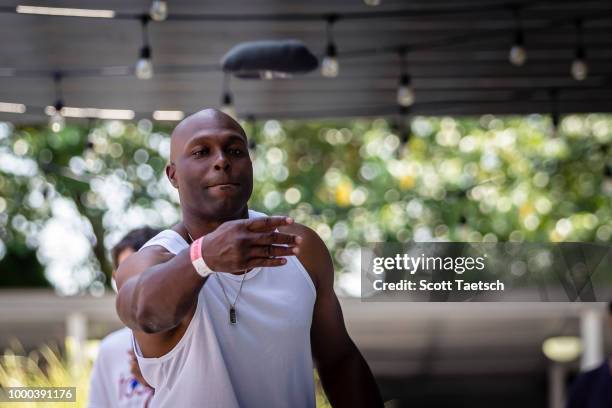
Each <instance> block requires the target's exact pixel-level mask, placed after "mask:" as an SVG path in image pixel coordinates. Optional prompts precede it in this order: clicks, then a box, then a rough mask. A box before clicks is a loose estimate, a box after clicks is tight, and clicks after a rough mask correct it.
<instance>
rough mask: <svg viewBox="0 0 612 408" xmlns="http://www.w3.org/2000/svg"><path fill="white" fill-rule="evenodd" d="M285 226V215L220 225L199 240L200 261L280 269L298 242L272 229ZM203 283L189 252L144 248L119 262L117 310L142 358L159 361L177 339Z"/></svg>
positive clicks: (219, 266) (216, 266)
mask: <svg viewBox="0 0 612 408" xmlns="http://www.w3.org/2000/svg"><path fill="white" fill-rule="evenodd" d="M291 222H292V220H291V219H288V218H287V217H262V218H257V219H249V220H234V221H228V222H225V223H223V224H221V225H220V226H219V227H218V228H217V229H216V230H215V231H213V232H211V233H210V234H207V235H206V236H205V237H204V241H203V244H202V248H203V249H202V252H203V254H202V255H203V258H204V260H205V262H206V263H207V264H208V266H209V267H210V268H211V269H212V270H215V271H227V272H240V271H244V270H245V269H251V268H254V267H257V266H269V267H272V266H280V265H282V264H284V263H285V261H286V260H285V259H284V258H282V257H283V256H288V255H294V252H293V251H294V250H296V249H295V247H296V246H297V245H298V244H299V241H300V238H299V237H297V236H294V235H291V234H284V233H280V232H275V231H274V230H275V228H276V227H279V226H282V225H287V224H290V223H291ZM278 244H285V245H288V246H287V247H285V246H278ZM205 279H206V278H202V277H201V276H200V275H198V274H197V273H196V272H195V270H194V268H193V265H192V264H191V258H190V256H189V249H185V250H183V251H182V252H180V253H179V254H177V255H176V256H173V255H172V254H170V253H168V252H167V251H165V250H163V249H162V248H160V247H151V248H144V249H143V250H141V251H140V252H138V253H136V254H133V255H131V256H130V257H128V258H127V259H126V260H125V261H124V262H123V263H122V264H121V266H120V267H119V270H118V271H117V286H118V287H119V294H118V296H117V312H118V314H119V317H120V318H121V320H122V321H123V322H124V323H125V324H126V326H128V327H130V328H131V329H133V330H134V334H135V336H136V339H137V340H138V343H139V345H140V348H141V351H142V352H143V355H144V356H145V357H159V356H160V355H163V354H165V353H166V352H167V351H169V350H171V349H172V348H173V346H174V345H175V344H176V343H177V342H178V340H180V338H181V337H182V333H184V331H185V329H186V327H187V326H188V324H189V321H190V320H191V317H192V316H193V313H194V311H195V306H196V304H197V297H198V293H199V291H200V289H201V288H202V285H204V283H205V281H206V280H205Z"/></svg>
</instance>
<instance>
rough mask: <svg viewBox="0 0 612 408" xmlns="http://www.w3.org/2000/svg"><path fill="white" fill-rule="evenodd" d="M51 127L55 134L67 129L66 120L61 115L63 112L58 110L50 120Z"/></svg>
mask: <svg viewBox="0 0 612 408" xmlns="http://www.w3.org/2000/svg"><path fill="white" fill-rule="evenodd" d="M49 127H50V128H51V130H52V131H53V132H54V133H57V132H61V131H62V130H64V127H66V119H64V117H63V116H62V114H61V111H58V110H56V111H55V112H54V113H53V115H51V117H50V118H49Z"/></svg>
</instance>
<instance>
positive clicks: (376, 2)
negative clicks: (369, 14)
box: [363, 0, 381, 7]
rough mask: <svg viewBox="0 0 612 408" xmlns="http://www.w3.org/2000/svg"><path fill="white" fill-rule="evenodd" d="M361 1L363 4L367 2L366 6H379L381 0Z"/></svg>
mask: <svg viewBox="0 0 612 408" xmlns="http://www.w3.org/2000/svg"><path fill="white" fill-rule="evenodd" d="M363 2H364V3H365V4H367V5H368V6H373V7H375V6H380V3H381V0H363Z"/></svg>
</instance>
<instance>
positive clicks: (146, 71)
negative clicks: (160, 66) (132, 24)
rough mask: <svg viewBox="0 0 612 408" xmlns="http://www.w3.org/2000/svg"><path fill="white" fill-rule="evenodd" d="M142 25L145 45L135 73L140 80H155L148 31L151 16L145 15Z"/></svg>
mask: <svg viewBox="0 0 612 408" xmlns="http://www.w3.org/2000/svg"><path fill="white" fill-rule="evenodd" d="M141 23H142V43H143V45H142V48H141V49H140V54H139V58H138V62H137V63H136V68H135V72H136V77H137V78H138V79H151V78H153V61H152V60H151V47H150V46H149V35H148V29H147V28H148V25H149V16H147V15H143V16H142V19H141Z"/></svg>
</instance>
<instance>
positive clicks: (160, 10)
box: [149, 0, 168, 21]
mask: <svg viewBox="0 0 612 408" xmlns="http://www.w3.org/2000/svg"><path fill="white" fill-rule="evenodd" d="M149 15H150V16H151V19H152V20H154V21H164V20H165V19H166V18H167V17H168V3H167V2H165V1H163V0H153V2H152V3H151V9H150V10H149Z"/></svg>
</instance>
